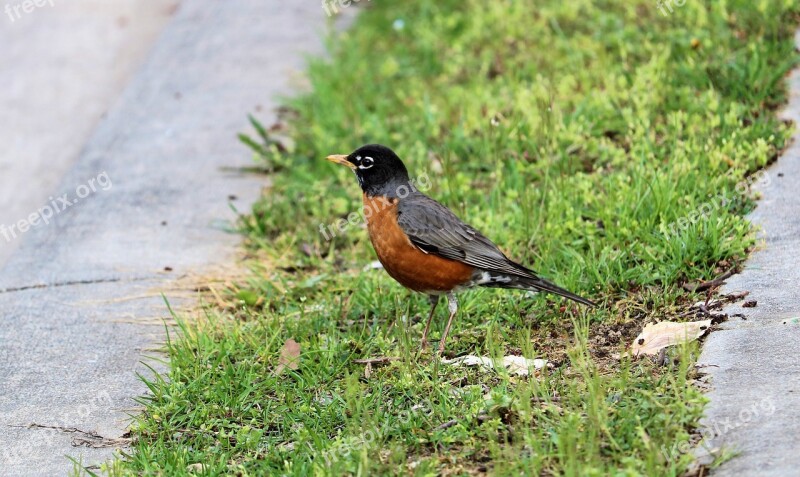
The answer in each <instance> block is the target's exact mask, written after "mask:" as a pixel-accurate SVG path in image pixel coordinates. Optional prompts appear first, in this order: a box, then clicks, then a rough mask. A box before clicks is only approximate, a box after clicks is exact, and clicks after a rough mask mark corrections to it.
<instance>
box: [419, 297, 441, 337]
mask: <svg viewBox="0 0 800 477" xmlns="http://www.w3.org/2000/svg"><path fill="white" fill-rule="evenodd" d="M428 301H430V302H431V313H430V314H429V315H428V322H427V323H425V331H423V332H422V349H426V348H427V347H428V331H430V329H431V320H433V312H434V311H436V305H438V304H439V295H428Z"/></svg>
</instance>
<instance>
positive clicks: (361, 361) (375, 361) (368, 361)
mask: <svg viewBox="0 0 800 477" xmlns="http://www.w3.org/2000/svg"><path fill="white" fill-rule="evenodd" d="M399 360H400V358H399V357H396V356H387V357H382V358H367V359H354V360H353V362H354V363H358V364H388V363H391V362H392V361H399Z"/></svg>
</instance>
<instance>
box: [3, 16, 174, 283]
mask: <svg viewBox="0 0 800 477" xmlns="http://www.w3.org/2000/svg"><path fill="white" fill-rule="evenodd" d="M6 7H8V8H6ZM176 8H177V5H176V3H175V0H104V1H99V0H70V1H69V2H64V3H62V2H55V3H53V5H52V6H51V5H50V3H44V4H43V6H42V7H39V8H34V9H33V10H30V11H29V12H28V13H25V10H24V9H23V8H22V4H21V3H20V2H18V1H15V0H0V45H1V46H0V51H2V55H0V58H2V61H0V77H1V78H3V84H2V87H1V88H0V144H2V145H3V147H2V148H0V204H2V207H0V268H2V265H3V263H5V261H6V260H7V259H8V257H10V256H11V253H12V252H13V250H14V249H15V248H16V247H17V246H18V245H19V244H20V243H21V241H22V240H23V239H24V235H25V234H24V233H23V232H20V230H19V227H18V221H19V220H23V219H25V218H27V217H28V216H29V215H30V214H31V213H33V212H34V211H36V210H37V209H38V208H39V207H41V206H43V205H44V204H46V203H47V202H48V197H49V196H50V195H52V194H53V193H54V192H56V187H57V186H58V184H59V182H60V181H61V178H62V177H63V176H64V174H65V173H66V172H67V171H68V170H69V168H70V167H71V166H72V165H73V164H74V163H75V161H76V160H77V158H78V155H79V154H80V151H81V149H82V148H83V146H84V145H85V144H86V140H87V139H88V137H89V136H90V135H91V133H92V131H93V130H94V128H95V127H96V126H97V124H98V122H100V121H101V120H102V117H103V115H104V114H105V113H106V111H108V110H109V108H110V107H111V106H112V104H113V103H114V101H115V100H116V99H117V98H119V96H120V94H121V92H122V90H123V89H124V88H125V85H126V84H127V83H128V81H130V77H131V75H132V74H133V73H134V72H135V71H136V69H137V68H138V67H139V66H140V65H141V63H142V61H144V58H145V57H146V55H147V53H148V52H149V51H150V48H152V46H153V43H154V42H155V40H156V38H157V37H158V34H159V33H160V32H161V30H162V29H163V28H164V26H165V25H166V24H167V22H168V21H169V19H170V18H171V17H172V14H173V13H174V12H175V10H176ZM17 14H19V15H20V16H19V17H18V16H17ZM76 52H80V54H76Z"/></svg>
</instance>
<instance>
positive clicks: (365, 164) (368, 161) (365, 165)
mask: <svg viewBox="0 0 800 477" xmlns="http://www.w3.org/2000/svg"><path fill="white" fill-rule="evenodd" d="M374 165H375V160H374V159H372V158H371V157H365V158H364V159H362V160H361V162H360V163H359V164H358V168H359V169H369V168H370V167H372V166H374Z"/></svg>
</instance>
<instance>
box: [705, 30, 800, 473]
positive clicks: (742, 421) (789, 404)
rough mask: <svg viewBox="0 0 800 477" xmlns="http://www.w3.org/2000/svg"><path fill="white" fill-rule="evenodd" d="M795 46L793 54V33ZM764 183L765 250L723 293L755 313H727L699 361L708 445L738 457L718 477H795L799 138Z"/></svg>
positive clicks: (799, 460) (796, 104)
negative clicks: (741, 295) (706, 387)
mask: <svg viewBox="0 0 800 477" xmlns="http://www.w3.org/2000/svg"><path fill="white" fill-rule="evenodd" d="M795 39H796V43H797V45H798V47H800V33H798V34H797V35H796V38H795ZM790 87H791V99H790V103H789V105H788V107H787V108H786V110H785V112H784V116H785V117H786V118H788V119H792V120H793V121H795V122H796V124H799V125H800V70H795V71H794V72H793V74H792V75H791V77H790ZM766 177H767V178H768V180H765V181H764V185H763V186H762V187H761V192H762V193H763V198H762V199H761V200H760V201H759V203H758V207H757V208H756V209H755V211H754V212H753V213H752V215H751V217H750V219H751V220H752V222H753V223H754V224H755V225H756V226H758V227H761V228H762V235H763V237H764V238H765V240H766V247H765V248H764V249H763V250H759V251H757V252H755V253H753V255H752V256H751V257H750V259H749V260H748V262H747V264H746V266H745V269H744V271H743V272H742V273H741V274H739V275H735V276H733V277H732V278H730V279H729V280H728V283H727V285H725V287H724V288H723V290H722V293H730V292H733V291H749V292H750V294H749V295H748V296H747V300H755V301H756V302H757V306H756V307H755V308H751V307H748V308H742V307H741V304H742V303H743V302H741V303H739V304H737V305H733V306H730V307H728V308H727V309H726V310H725V312H726V313H728V315H729V316H731V318H730V319H729V320H728V321H727V322H725V323H723V324H722V330H720V331H716V332H714V333H712V334H711V335H710V336H709V337H708V340H707V341H706V344H705V348H704V350H703V354H702V356H701V358H700V365H701V366H704V369H703V371H704V372H706V373H708V374H709V375H710V376H711V381H710V383H711V386H712V391H711V392H710V393H709V397H710V399H711V403H710V405H709V406H708V408H707V411H706V419H705V421H704V424H705V426H706V429H705V431H704V435H708V436H712V437H713V438H712V439H711V440H710V442H709V443H708V444H707V445H708V447H709V448H710V449H712V450H719V449H722V450H727V451H729V452H730V451H733V452H738V453H739V454H738V455H737V456H736V457H734V458H733V459H731V460H730V461H728V462H726V463H724V464H723V465H722V466H721V467H720V468H719V469H717V470H716V471H715V472H713V475H718V476H736V477H745V476H766V477H768V476H775V477H784V476H793V475H800V360H799V359H798V353H800V290H799V289H798V286H799V285H798V284H800V256H799V255H798V251H800V194H798V190H800V131H799V132H798V133H796V134H795V137H794V142H793V144H792V145H791V147H790V148H789V149H788V150H787V151H786V152H785V153H784V154H783V156H782V157H781V158H780V159H779V160H778V162H777V163H776V164H775V165H773V166H772V167H770V168H769V169H768V170H767V176H766Z"/></svg>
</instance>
